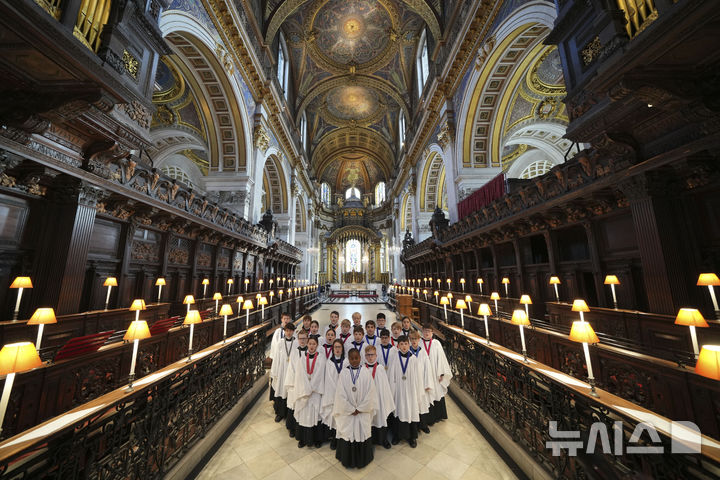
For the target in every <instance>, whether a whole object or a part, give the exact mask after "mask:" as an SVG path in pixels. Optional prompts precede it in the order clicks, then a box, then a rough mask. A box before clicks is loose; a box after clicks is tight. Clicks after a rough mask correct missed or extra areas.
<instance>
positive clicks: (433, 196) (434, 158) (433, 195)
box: [418, 151, 445, 212]
mask: <svg viewBox="0 0 720 480" xmlns="http://www.w3.org/2000/svg"><path fill="white" fill-rule="evenodd" d="M444 190H445V163H444V162H443V156H442V154H441V153H439V152H436V151H431V152H430V153H429V155H428V156H427V158H426V159H425V162H424V165H423V169H422V176H421V177H420V184H419V185H418V191H419V192H420V198H419V202H420V203H419V211H420V212H432V211H434V210H435V207H436V206H438V205H439V204H440V206H442V205H441V204H442V194H443V191H444Z"/></svg>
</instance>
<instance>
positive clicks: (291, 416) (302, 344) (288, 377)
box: [285, 328, 308, 437]
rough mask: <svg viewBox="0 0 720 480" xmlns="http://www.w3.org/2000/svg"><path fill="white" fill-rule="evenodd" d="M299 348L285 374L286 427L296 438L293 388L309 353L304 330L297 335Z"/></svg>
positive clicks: (291, 356)
mask: <svg viewBox="0 0 720 480" xmlns="http://www.w3.org/2000/svg"><path fill="white" fill-rule="evenodd" d="M296 337H297V342H298V346H297V348H296V349H295V353H293V354H292V355H290V362H289V363H288V367H287V371H286V372H285V384H286V385H287V408H288V412H287V415H286V417H285V427H286V428H287V429H288V431H289V432H290V436H291V437H294V436H295V430H296V426H297V423H296V421H295V398H296V397H295V389H294V388H293V385H292V383H293V381H294V378H295V372H296V371H297V370H298V369H299V368H301V366H302V361H303V360H305V354H306V353H307V349H308V347H307V341H308V334H307V332H305V331H304V330H303V329H302V328H301V329H300V332H299V333H298V334H297V335H296Z"/></svg>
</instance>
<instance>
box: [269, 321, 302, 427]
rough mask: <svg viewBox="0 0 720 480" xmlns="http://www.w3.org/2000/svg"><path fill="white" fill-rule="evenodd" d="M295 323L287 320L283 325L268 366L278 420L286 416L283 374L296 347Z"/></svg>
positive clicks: (285, 388)
mask: <svg viewBox="0 0 720 480" xmlns="http://www.w3.org/2000/svg"><path fill="white" fill-rule="evenodd" d="M293 330H295V325H293V323H292V322H289V323H288V324H287V325H285V328H284V335H283V337H282V339H281V340H280V342H279V343H278V344H277V345H275V354H274V358H273V362H272V365H271V366H270V386H271V390H272V395H273V399H272V400H273V408H274V410H275V421H276V422H280V421H281V420H282V419H284V418H287V414H288V408H287V394H288V392H287V386H286V385H285V374H286V373H287V369H288V367H289V366H290V360H291V358H292V355H293V353H294V352H295V350H296V347H297V341H296V340H295V337H294V336H293Z"/></svg>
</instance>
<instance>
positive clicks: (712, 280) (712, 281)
mask: <svg viewBox="0 0 720 480" xmlns="http://www.w3.org/2000/svg"><path fill="white" fill-rule="evenodd" d="M18 278H20V277H18ZM13 283H14V282H13ZM697 284H698V286H700V287H707V286H710V285H712V286H713V287H717V286H718V285H720V278H718V276H717V275H715V274H714V273H701V274H700V276H699V277H698V281H697ZM11 288H12V287H11Z"/></svg>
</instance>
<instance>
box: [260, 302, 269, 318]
mask: <svg viewBox="0 0 720 480" xmlns="http://www.w3.org/2000/svg"><path fill="white" fill-rule="evenodd" d="M267 304H268V301H267V298H266V297H260V298H259V299H258V305H260V306H261V307H262V319H263V320H265V305H267Z"/></svg>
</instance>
